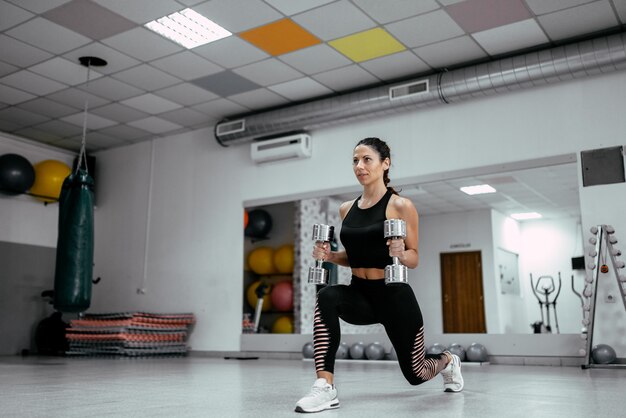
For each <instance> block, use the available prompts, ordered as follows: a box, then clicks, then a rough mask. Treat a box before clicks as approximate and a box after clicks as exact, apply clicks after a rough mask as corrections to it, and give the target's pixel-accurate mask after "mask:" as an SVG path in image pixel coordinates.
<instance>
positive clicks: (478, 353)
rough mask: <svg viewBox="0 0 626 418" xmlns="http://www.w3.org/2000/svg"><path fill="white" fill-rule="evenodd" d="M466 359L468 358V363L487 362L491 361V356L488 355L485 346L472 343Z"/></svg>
mask: <svg viewBox="0 0 626 418" xmlns="http://www.w3.org/2000/svg"><path fill="white" fill-rule="evenodd" d="M465 357H467V360H468V361H473V362H481V363H482V362H486V361H487V360H489V354H487V349H486V348H485V346H483V345H482V344H479V343H472V344H470V346H469V347H467V349H466V350H465Z"/></svg>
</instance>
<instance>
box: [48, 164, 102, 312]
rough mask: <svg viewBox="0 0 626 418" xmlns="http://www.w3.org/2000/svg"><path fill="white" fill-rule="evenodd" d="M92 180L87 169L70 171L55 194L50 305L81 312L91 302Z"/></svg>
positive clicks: (66, 310)
mask: <svg viewBox="0 0 626 418" xmlns="http://www.w3.org/2000/svg"><path fill="white" fill-rule="evenodd" d="M93 207H94V181H93V179H92V178H91V176H89V174H88V173H87V171H85V170H82V169H79V170H77V171H75V172H73V173H72V174H70V175H69V176H68V177H67V178H66V179H65V180H64V181H63V186H62V187H61V196H60V197H59V236H58V240H57V254H56V268H55V273H54V308H55V309H56V310H58V311H60V312H83V311H85V310H87V308H89V305H90V304H91V280H92V278H93V247H94V244H93V241H94V227H93Z"/></svg>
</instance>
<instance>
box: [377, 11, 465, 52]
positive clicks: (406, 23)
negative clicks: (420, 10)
mask: <svg viewBox="0 0 626 418" xmlns="http://www.w3.org/2000/svg"><path fill="white" fill-rule="evenodd" d="M386 28H387V30H388V31H389V32H391V34H392V35H394V36H395V37H396V38H397V39H398V40H400V41H401V42H403V43H404V44H405V45H407V46H408V47H410V48H416V47H419V46H424V45H428V44H432V43H435V42H439V41H444V40H446V39H451V38H456V37H457V36H460V35H463V34H464V33H465V32H463V29H461V27H460V26H459V25H458V24H457V23H456V22H455V21H454V20H452V18H451V17H450V16H449V15H448V14H447V13H446V12H444V11H443V10H437V11H434V12H431V13H427V14H424V15H420V16H416V17H412V18H409V19H405V20H401V21H399V22H396V23H391V24H389V25H387V26H386Z"/></svg>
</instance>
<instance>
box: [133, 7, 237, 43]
mask: <svg viewBox="0 0 626 418" xmlns="http://www.w3.org/2000/svg"><path fill="white" fill-rule="evenodd" d="M145 26H146V27H147V28H148V29H150V30H152V31H154V32H156V33H158V34H159V35H161V36H164V37H166V38H167V39H170V40H172V41H174V42H176V43H177V44H180V45H182V46H184V47H185V48H187V49H191V48H195V47H197V46H200V45H204V44H208V43H209V42H213V41H217V40H218V39H222V38H226V37H227V36H230V35H232V33H230V32H229V31H227V30H226V29H224V28H223V27H221V26H220V25H218V24H217V23H214V22H213V21H211V20H209V19H207V18H206V17H204V16H202V15H201V14H200V13H198V12H195V11H193V10H192V9H185V10H181V11H180V12H176V13H172V14H171V15H168V16H163V17H161V18H159V19H157V20H153V21H152V22H148V23H146V25H145Z"/></svg>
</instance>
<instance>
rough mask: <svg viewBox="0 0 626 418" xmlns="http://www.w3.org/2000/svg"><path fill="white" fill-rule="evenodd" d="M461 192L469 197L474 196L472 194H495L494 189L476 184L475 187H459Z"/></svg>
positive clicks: (486, 185)
mask: <svg viewBox="0 0 626 418" xmlns="http://www.w3.org/2000/svg"><path fill="white" fill-rule="evenodd" d="M461 191H462V192H463V193H466V194H469V195H474V194H485V193H495V192H496V189H494V188H493V187H491V186H490V185H488V184H478V185H476V186H467V187H461Z"/></svg>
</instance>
